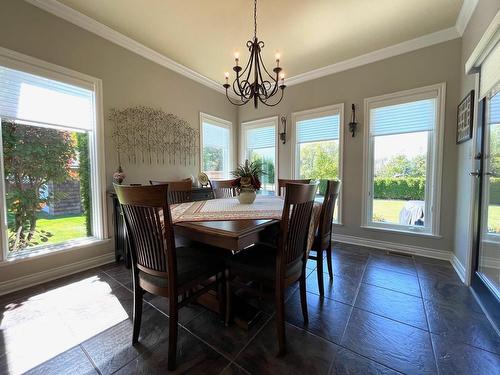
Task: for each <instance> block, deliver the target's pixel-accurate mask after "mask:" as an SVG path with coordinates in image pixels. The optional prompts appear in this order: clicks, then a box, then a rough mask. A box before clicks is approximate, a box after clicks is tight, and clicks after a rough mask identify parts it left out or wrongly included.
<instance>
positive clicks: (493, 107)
mask: <svg viewBox="0 0 500 375" xmlns="http://www.w3.org/2000/svg"><path fill="white" fill-rule="evenodd" d="M490 124H500V92H498V93H497V94H496V95H495V96H494V97H492V98H491V100H490Z"/></svg>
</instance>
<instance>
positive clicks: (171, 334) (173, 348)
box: [167, 293, 179, 371]
mask: <svg viewBox="0 0 500 375" xmlns="http://www.w3.org/2000/svg"><path fill="white" fill-rule="evenodd" d="M177 298H178V297H177V295H175V294H173V293H172V295H170V298H169V302H170V306H169V327H168V328H169V331H168V363H167V367H168V370H169V371H173V370H175V359H176V356H177V334H178V326H177V323H178V320H179V307H178V305H177Z"/></svg>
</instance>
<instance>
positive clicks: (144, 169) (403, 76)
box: [0, 0, 498, 283]
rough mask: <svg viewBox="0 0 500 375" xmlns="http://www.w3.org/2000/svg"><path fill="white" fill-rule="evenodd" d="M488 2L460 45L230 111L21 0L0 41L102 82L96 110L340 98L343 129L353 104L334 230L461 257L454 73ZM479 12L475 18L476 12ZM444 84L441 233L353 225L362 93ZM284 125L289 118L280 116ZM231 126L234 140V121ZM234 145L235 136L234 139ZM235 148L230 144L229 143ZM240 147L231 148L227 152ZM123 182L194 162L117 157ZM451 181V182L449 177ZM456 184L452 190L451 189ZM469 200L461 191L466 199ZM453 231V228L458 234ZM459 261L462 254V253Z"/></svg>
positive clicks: (187, 113)
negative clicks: (355, 125)
mask: <svg viewBox="0 0 500 375" xmlns="http://www.w3.org/2000/svg"><path fill="white" fill-rule="evenodd" d="M495 6H497V7H498V2H497V0H481V1H480V4H479V5H478V10H476V13H475V14H474V16H473V18H472V20H471V23H470V24H469V27H468V28H467V31H466V34H465V35H464V42H463V46H462V42H461V39H456V40H453V41H449V42H446V43H442V44H439V45H435V46H431V47H428V48H424V49H421V50H418V51H414V52H411V53H407V54H404V55H401V56H396V57H392V58H389V59H386V60H383V61H380V62H376V63H373V64H369V65H366V66H363V67H359V68H356V69H351V70H348V71H345V72H341V73H338V74H333V75H331V76H328V77H324V78H321V79H318V80H314V81H310V82H306V83H303V84H300V85H296V86H292V87H289V88H287V90H286V95H285V99H284V100H283V102H282V103H281V104H280V105H279V106H278V107H274V108H267V107H265V108H263V107H260V108H259V109H258V110H255V109H254V108H253V107H252V106H245V107H240V108H239V109H237V108H235V107H233V106H232V105H229V104H228V103H227V101H226V99H225V98H224V96H223V95H222V94H219V93H216V92H215V91H213V90H211V89H209V88H207V87H205V86H202V85H200V84H198V83H196V82H194V81H192V80H190V79H188V78H185V77H183V76H181V75H178V74H177V73H175V72H172V71H170V70H168V69H166V68H163V67H161V66H159V65H157V64H154V63H152V62H150V61H148V60H146V59H144V58H142V57H140V56H137V55H135V54H133V53H131V52H129V51H127V50H125V49H123V48H121V47H119V46H116V45H115V44H113V43H111V42H108V41H106V40H104V39H102V38H100V37H98V36H96V35H94V34H92V33H89V32H86V31H84V30H82V29H79V28H78V27H76V26H74V25H72V24H69V23H67V22H65V21H63V20H61V19H59V18H57V17H55V16H52V15H50V14H48V13H45V12H43V11H42V10H39V9H38V8H35V7H33V6H31V5H29V4H27V3H25V2H23V1H19V0H1V4H0V13H1V14H2V15H7V14H8V15H9V16H8V17H2V22H0V46H1V47H5V48H9V49H12V50H15V51H18V52H21V53H25V54H27V55H30V56H33V57H37V58H40V59H42V60H45V61H48V62H51V63H55V64H58V65H61V66H64V67H66V68H70V69H74V70H76V71H79V72H82V73H86V74H89V75H91V76H94V77H97V78H100V79H102V81H103V90H104V98H103V101H104V102H103V104H104V112H105V114H107V113H108V111H109V109H110V108H113V107H116V108H123V107H126V106H130V105H147V106H153V107H159V108H162V109H164V110H165V111H168V112H172V113H175V114H176V115H178V116H180V117H182V118H184V119H185V120H187V121H188V122H190V123H191V124H192V126H194V127H198V126H199V124H198V121H199V120H198V116H199V112H200V111H202V112H205V113H208V114H211V115H214V116H218V117H221V118H223V119H226V120H229V121H232V122H233V123H234V124H235V125H236V124H238V123H241V122H243V121H250V120H255V119H259V118H263V117H269V116H274V115H277V114H287V115H288V119H289V120H290V115H291V113H292V112H296V111H301V110H306V109H312V108H317V107H321V106H326V105H331V104H337V103H344V104H345V114H346V116H345V118H344V126H345V129H346V128H347V122H348V114H349V110H348V109H349V106H350V104H351V103H355V104H356V106H357V108H358V119H359V122H360V124H361V126H360V131H359V132H358V134H357V135H356V137H355V138H351V137H350V135H349V133H348V132H346V134H345V141H344V145H343V146H344V160H343V163H344V164H343V168H344V176H343V224H344V225H343V226H341V227H336V228H335V232H336V233H338V234H344V235H349V236H355V237H360V238H366V239H374V240H381V241H389V242H394V243H399V244H408V245H412V246H419V247H424V248H430V249H437V250H447V251H448V250H450V251H451V250H453V249H455V252H456V253H457V255H458V256H459V258H460V259H461V260H462V256H463V253H462V252H461V251H459V250H457V249H458V248H459V247H460V246H459V245H457V246H454V245H455V244H458V243H460V242H461V241H462V238H461V237H460V235H461V233H462V232H461V231H462V227H461V225H463V224H462V221H461V220H459V219H457V227H458V228H459V230H457V233H455V230H454V226H455V220H454V219H451V220H450V218H455V205H457V206H458V208H457V213H458V215H457V217H459V216H460V217H463V216H462V215H463V214H464V212H462V211H459V210H460V209H461V207H462V206H461V202H462V201H463V200H464V198H463V197H467V192H466V191H465V192H464V191H463V190H462V185H461V183H460V181H462V179H465V178H464V176H463V175H464V173H465V172H463V171H464V170H467V171H468V169H467V168H468V166H467V168H465V166H464V164H467V160H470V152H469V151H468V149H469V148H470V144H471V142H468V143H465V144H464V145H463V146H459V148H458V150H459V152H458V162H459V164H458V166H459V168H458V171H459V172H458V174H457V146H456V145H455V131H456V105H457V103H458V100H459V97H460V96H461V94H463V93H465V92H466V91H468V89H469V88H470V87H471V83H470V82H471V81H470V79H469V78H466V77H464V75H463V62H464V56H468V54H469V53H470V51H472V49H473V45H475V43H476V42H477V40H478V39H479V36H478V35H480V34H481V33H482V29H484V28H485V27H486V25H487V22H485V23H484V24H483V20H484V19H485V15H488V14H489V15H490V17H492V16H493V14H494V12H493V9H494V7H495ZM478 15H479V16H478ZM440 82H446V84H447V91H446V92H447V94H446V122H445V146H444V165H443V179H442V207H441V234H442V238H424V237H416V236H411V235H399V234H394V233H383V232H378V231H373V230H367V229H362V228H360V224H361V199H362V197H361V191H362V186H361V184H362V168H363V158H362V154H363V123H364V119H363V99H364V98H367V97H372V96H377V95H382V94H387V93H391V92H396V91H401V90H407V89H412V88H417V87H422V86H426V85H431V84H436V83H440ZM289 123H290V121H289ZM234 130H235V131H234V132H233V134H234V137H235V140H236V138H237V136H238V127H237V126H236V127H235V129H234ZM105 134H106V140H105V147H106V158H105V167H106V176H107V186H108V187H109V186H110V183H111V175H112V172H113V171H114V170H115V168H116V167H117V160H116V155H115V152H114V151H113V147H112V143H111V139H110V134H111V129H110V124H108V122H106V123H105ZM236 145H237V147H238V144H237V143H236ZM237 147H236V148H237ZM238 155H239V153H238V152H237V150H236V149H235V152H234V160H237V157H238ZM123 166H124V169H125V172H126V174H127V182H146V181H147V180H148V179H150V178H155V179H161V178H180V177H185V176H189V175H191V174H193V175H196V174H197V173H198V168H199V167H198V166H196V167H191V168H189V167H180V166H168V165H167V166H161V167H159V166H149V165H127V164H124V165H123ZM291 167H292V166H291V144H290V142H289V141H288V142H287V144H286V145H282V144H281V143H280V148H279V175H280V177H289V176H290V175H291ZM455 182H457V185H458V190H457V186H456V185H455ZM457 191H458V192H459V194H458V196H457ZM465 199H469V198H465ZM459 232H460V233H459ZM110 251H112V242H111V243H108V244H105V245H102V246H99V247H93V248H86V249H83V250H81V251H74V252H67V253H64V255H63V254H54V255H51V256H47V257H44V258H40V259H34V260H30V261H24V262H19V263H17V264H11V265H7V266H5V265H3V266H0V283H1V282H2V281H6V280H10V279H13V278H16V277H22V276H25V275H30V274H33V273H35V272H38V271H44V270H49V269H51V268H54V267H59V266H64V265H65V264H68V263H71V262H78V261H81V260H84V259H86V258H89V257H92V256H99V255H102V254H105V253H109V252H110ZM464 259H465V258H464Z"/></svg>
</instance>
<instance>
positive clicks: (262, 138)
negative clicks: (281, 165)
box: [241, 117, 278, 195]
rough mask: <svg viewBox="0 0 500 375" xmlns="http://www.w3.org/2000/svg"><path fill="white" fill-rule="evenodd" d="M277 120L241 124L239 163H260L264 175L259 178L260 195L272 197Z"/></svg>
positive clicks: (276, 174)
mask: <svg viewBox="0 0 500 375" xmlns="http://www.w3.org/2000/svg"><path fill="white" fill-rule="evenodd" d="M277 129H278V118H277V117H271V118H267V119H263V120H257V121H251V122H244V123H243V124H241V151H242V154H241V162H242V163H243V162H244V161H245V160H247V159H248V160H249V161H251V162H253V161H260V162H261V163H262V169H263V171H264V175H263V176H261V182H262V190H261V191H260V193H261V194H271V195H274V194H275V192H276V179H277V177H278V168H277V160H278V156H277V155H278V147H277V143H276V141H277V137H276V132H277Z"/></svg>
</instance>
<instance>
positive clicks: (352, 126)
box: [349, 104, 358, 137]
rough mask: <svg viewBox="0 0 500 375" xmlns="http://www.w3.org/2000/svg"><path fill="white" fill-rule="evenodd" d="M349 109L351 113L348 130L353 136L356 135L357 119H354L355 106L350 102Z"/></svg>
mask: <svg viewBox="0 0 500 375" xmlns="http://www.w3.org/2000/svg"><path fill="white" fill-rule="evenodd" d="M351 109H352V113H351V122H350V123H349V132H350V133H351V134H352V136H353V137H354V136H355V135H356V130H357V129H358V121H357V120H356V106H355V105H354V104H352V105H351Z"/></svg>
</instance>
